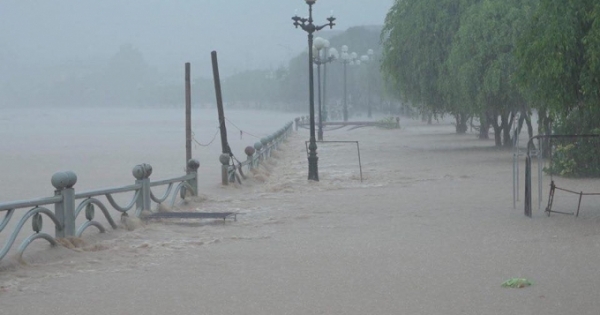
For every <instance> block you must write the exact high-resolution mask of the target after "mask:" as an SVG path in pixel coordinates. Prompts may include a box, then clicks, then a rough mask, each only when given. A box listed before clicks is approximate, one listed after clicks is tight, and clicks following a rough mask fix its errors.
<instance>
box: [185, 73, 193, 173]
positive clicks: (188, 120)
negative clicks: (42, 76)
mask: <svg viewBox="0 0 600 315" xmlns="http://www.w3.org/2000/svg"><path fill="white" fill-rule="evenodd" d="M190 72H191V65H190V63H189V62H187V63H186V64H185V167H186V170H187V173H188V174H189V172H190V170H189V168H188V166H187V165H188V161H189V160H191V159H192V85H191V82H190V77H191V75H190Z"/></svg>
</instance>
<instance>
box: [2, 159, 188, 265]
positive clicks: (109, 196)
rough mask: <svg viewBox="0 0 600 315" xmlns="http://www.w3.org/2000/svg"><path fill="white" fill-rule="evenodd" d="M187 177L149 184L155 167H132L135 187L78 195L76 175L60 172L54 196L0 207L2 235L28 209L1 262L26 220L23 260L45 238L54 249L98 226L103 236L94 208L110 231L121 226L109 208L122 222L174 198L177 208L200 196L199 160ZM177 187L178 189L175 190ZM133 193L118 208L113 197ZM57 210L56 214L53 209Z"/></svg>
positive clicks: (55, 178)
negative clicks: (50, 228)
mask: <svg viewBox="0 0 600 315" xmlns="http://www.w3.org/2000/svg"><path fill="white" fill-rule="evenodd" d="M187 166H188V174H187V175H185V176H181V177H176V178H172V179H167V180H160V181H155V182H152V181H150V175H151V174H152V166H150V165H149V164H140V165H136V166H135V167H134V168H133V171H132V173H133V176H134V177H135V179H136V180H135V183H134V184H133V185H128V186H122V187H116V188H108V189H100V190H93V191H87V192H82V193H75V188H73V187H74V186H75V184H76V183H77V175H76V174H75V173H73V172H71V171H67V172H58V173H56V174H54V175H53V176H52V179H51V183H52V186H54V188H55V189H56V190H55V191H54V196H53V197H48V198H40V199H31V200H23V201H16V202H10V203H2V204H0V214H1V213H2V212H4V213H5V214H4V218H3V219H2V221H1V222H0V236H1V235H2V232H3V231H4V229H6V228H7V227H8V225H9V223H10V221H11V219H12V217H13V216H15V214H16V213H17V211H18V210H22V209H28V210H27V212H25V213H24V214H23V215H22V216H21V218H20V219H19V221H18V223H17V225H16V226H15V227H14V228H12V232H10V235H9V236H8V239H7V240H6V241H5V244H4V246H3V247H0V260H2V259H3V258H4V257H5V256H6V255H7V254H8V253H9V252H10V250H11V248H12V247H13V245H14V244H15V241H16V240H17V237H18V235H19V233H20V232H21V230H22V229H23V227H24V226H25V224H26V223H27V221H29V220H30V221H31V227H32V229H33V232H34V233H33V234H32V235H30V236H28V237H27V238H26V239H25V240H23V241H21V244H20V245H19V247H18V249H17V255H18V257H19V258H20V257H21V256H22V255H23V252H24V251H25V249H27V247H28V246H29V245H30V244H31V243H32V242H33V241H35V240H37V239H45V240H46V241H48V242H49V243H50V245H52V246H56V245H57V244H58V242H57V239H61V238H66V237H79V236H81V235H82V234H83V232H84V231H85V230H87V229H88V228H89V227H92V226H93V227H95V228H97V229H98V230H99V232H100V233H104V232H106V227H105V226H104V225H103V224H102V223H100V222H98V221H96V220H95V212H96V211H95V208H96V207H98V208H99V209H100V211H101V212H102V214H103V215H104V217H105V218H106V221H107V222H108V224H109V225H110V227H111V228H113V229H117V228H118V225H117V224H116V223H115V220H114V219H113V217H112V216H111V213H110V212H109V210H108V209H109V208H108V205H110V206H111V207H112V209H114V210H116V211H117V212H120V213H121V219H123V218H126V217H128V216H129V213H130V212H131V211H133V215H134V216H136V217H140V216H141V215H142V211H144V210H151V207H152V202H154V203H156V204H163V203H164V202H165V201H167V200H168V198H169V197H171V201H170V206H171V207H172V206H174V205H175V202H176V199H177V196H178V195H179V197H180V198H181V199H185V198H186V197H187V196H188V193H189V194H191V195H192V196H197V195H198V168H199V167H200V163H199V162H198V161H197V160H194V159H192V160H189V161H188V165H187ZM158 186H167V188H166V191H165V193H164V194H163V195H162V196H161V197H156V196H155V195H154V193H153V192H152V189H151V188H152V187H158ZM173 188H175V189H173ZM123 193H132V194H133V197H132V198H131V201H130V202H129V203H127V205H124V206H122V205H119V204H118V203H117V202H116V201H115V199H114V197H113V195H116V194H123ZM101 197H106V200H107V201H108V203H107V204H106V203H105V202H102V201H101V200H100V199H99V198H101ZM52 206H53V207H54V212H53V211H52V210H50V207H52ZM82 213H84V215H85V222H84V223H82V224H80V225H79V226H77V218H78V217H79V216H80V215H81V214H82ZM43 216H46V217H48V218H49V219H50V220H51V222H52V223H53V224H54V237H53V236H51V235H50V234H48V233H46V232H43V231H42V227H43Z"/></svg>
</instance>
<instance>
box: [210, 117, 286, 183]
mask: <svg viewBox="0 0 600 315" xmlns="http://www.w3.org/2000/svg"><path fill="white" fill-rule="evenodd" d="M293 127H294V123H293V122H289V123H287V124H285V126H283V127H282V128H281V129H279V130H277V131H276V132H275V133H273V134H272V135H270V136H267V137H264V138H262V139H260V141H258V142H256V143H255V144H254V146H248V147H246V149H245V150H244V152H245V153H246V156H247V157H246V160H245V161H243V162H241V161H237V160H236V159H235V157H233V156H232V155H229V154H226V153H224V154H221V156H220V157H219V161H220V162H221V164H222V165H221V174H222V184H223V185H228V184H229V183H233V182H236V181H237V182H238V183H240V184H241V183H242V179H246V176H245V174H244V170H246V171H248V172H250V171H252V170H253V169H255V168H258V167H259V166H260V163H262V162H263V161H265V160H267V159H269V158H270V157H271V154H272V152H273V150H277V149H278V148H279V146H280V145H281V143H282V142H283V141H284V140H286V139H287V138H288V137H289V135H290V134H291V133H292V130H293ZM236 162H237V164H236ZM240 177H241V178H240Z"/></svg>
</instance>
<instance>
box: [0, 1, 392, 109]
mask: <svg viewBox="0 0 600 315" xmlns="http://www.w3.org/2000/svg"><path fill="white" fill-rule="evenodd" d="M392 3H393V0H378V1H368V2H367V1H359V0H319V1H317V3H316V5H315V6H314V18H315V21H316V23H318V24H324V23H325V22H326V20H325V19H326V17H327V16H329V15H330V14H331V12H332V11H333V14H334V15H335V17H336V18H337V21H336V23H337V25H336V26H335V27H334V29H333V30H329V31H325V30H324V31H322V32H319V33H317V34H316V35H317V36H323V37H327V38H330V39H331V38H332V37H335V36H336V35H340V34H341V33H343V32H344V31H346V30H347V29H349V28H352V27H354V26H362V25H364V26H369V27H371V30H372V32H371V34H370V35H369V36H368V37H369V40H367V41H369V43H368V44H369V48H374V49H376V50H379V49H378V47H372V46H373V45H378V44H379V43H378V40H379V38H378V37H379V34H380V30H381V28H380V27H379V26H380V25H382V24H383V22H384V19H385V16H386V13H387V11H388V10H389V8H390V7H391V5H392ZM296 10H297V14H298V15H300V16H303V15H307V14H308V6H307V5H306V3H305V2H304V1H303V0H285V1H281V0H256V1H247V0H228V1H222V0H200V1H194V0H178V1H157V0H144V1H142V0H128V1H117V0H106V1H93V2H92V1H74V0H63V1H33V0H19V1H17V0H7V1H6V0H5V1H2V2H0V106H2V107H8V106H10V107H13V106H56V105H70V106H120V105H129V104H131V105H133V104H139V105H148V104H154V105H163V104H164V105H166V104H167V103H178V102H179V101H180V100H183V69H184V67H183V65H184V63H185V62H191V63H192V77H193V78H194V84H195V85H196V86H195V87H196V88H195V91H196V95H197V96H196V97H195V98H194V101H195V102H198V101H199V100H198V97H200V98H208V101H212V100H213V99H214V95H206V94H208V93H210V92H211V90H210V89H212V78H211V75H212V74H211V65H210V52H211V51H212V50H217V51H218V53H219V62H220V70H221V76H222V78H223V79H224V80H227V78H228V77H231V76H234V75H236V74H240V73H249V72H252V71H266V72H268V73H267V76H269V77H276V76H277V75H279V79H281V77H288V76H290V75H291V76H299V77H305V78H306V75H307V74H305V73H296V72H294V73H291V74H290V73H289V70H290V68H292V67H293V65H292V63H290V61H293V60H294V58H296V59H297V58H299V56H302V55H301V54H302V52H305V51H306V46H307V36H306V33H305V32H303V31H301V30H299V29H295V28H294V27H293V25H292V20H291V17H292V16H293V15H294V14H295V13H296ZM356 41H357V42H359V43H360V42H362V41H361V40H358V39H357V40H356ZM332 44H333V45H336V44H337V43H334V42H333V41H332ZM349 46H351V48H350V49H351V51H352V49H353V47H352V45H350V44H349ZM356 46H357V44H355V45H354V47H356ZM336 47H337V48H338V49H339V45H338V46H336ZM360 48H361V50H365V49H366V48H365V49H362V48H363V47H360ZM357 49H358V47H357ZM357 52H358V53H359V55H362V54H364V53H365V52H366V51H357ZM299 61H300V60H299ZM299 61H298V62H299ZM304 64H305V61H304ZM304 68H306V67H304ZM297 71H303V72H307V69H303V68H302V69H298V70H297ZM238 80H242V81H245V82H250V81H254V80H253V79H252V76H250V77H248V76H246V79H244V78H238ZM302 82H303V81H300V83H299V84H303V85H299V86H297V87H296V89H297V90H298V91H299V92H300V91H301V92H303V93H302V94H301V95H302V97H304V98H306V95H305V94H306V83H302ZM292 84H295V83H293V82H290V84H288V85H292ZM224 85H226V84H224ZM200 88H204V89H206V90H203V91H200V90H199V89H200ZM290 88H294V86H293V85H292V86H290ZM175 89H177V90H176V91H175ZM136 90H137V91H138V92H140V93H131V91H136ZM225 92H226V91H225ZM175 93H177V97H176V98H175V95H171V96H169V94H175ZM265 93H268V91H265ZM140 94H143V95H145V96H144V97H141V96H140ZM225 98H227V95H225ZM201 102H202V101H201ZM172 105H176V104H172Z"/></svg>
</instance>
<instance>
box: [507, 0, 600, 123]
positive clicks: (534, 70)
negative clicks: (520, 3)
mask: <svg viewBox="0 0 600 315" xmlns="http://www.w3.org/2000/svg"><path fill="white" fill-rule="evenodd" d="M517 57H518V60H519V72H518V79H519V82H520V84H521V88H522V89H523V91H524V92H525V94H526V96H527V97H528V98H529V99H530V100H531V101H532V102H536V103H537V106H538V109H539V112H540V119H541V120H542V121H541V123H540V126H541V127H543V128H544V130H540V131H541V132H544V133H546V132H550V130H549V120H548V119H545V118H546V117H545V116H547V117H550V118H552V117H553V119H554V120H556V121H557V124H558V125H557V127H561V126H562V127H565V128H567V129H570V130H563V131H565V132H571V133H583V132H589V131H590V130H592V129H594V128H597V127H599V126H600V120H599V118H600V106H599V100H600V99H599V95H600V81H599V80H600V3H598V1H597V0H571V1H553V0H540V5H539V8H538V9H537V11H536V12H535V13H534V16H533V19H532V23H531V25H530V27H529V28H528V30H527V31H526V32H525V33H524V34H523V36H522V37H521V38H520V40H519V45H518V49H517Z"/></svg>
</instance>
